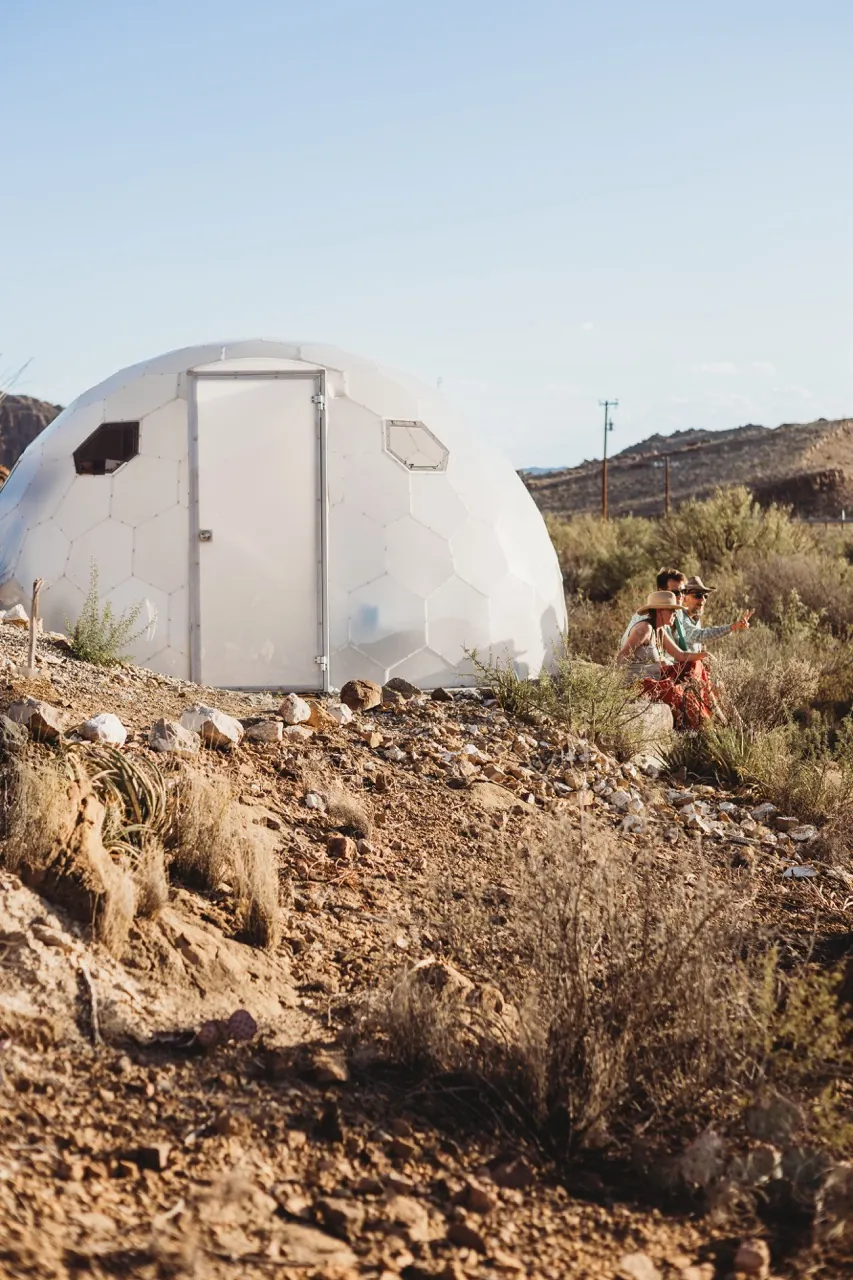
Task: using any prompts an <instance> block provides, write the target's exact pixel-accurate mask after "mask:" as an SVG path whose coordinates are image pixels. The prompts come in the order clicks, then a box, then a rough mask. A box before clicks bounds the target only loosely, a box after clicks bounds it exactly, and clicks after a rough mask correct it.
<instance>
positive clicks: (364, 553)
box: [329, 500, 385, 591]
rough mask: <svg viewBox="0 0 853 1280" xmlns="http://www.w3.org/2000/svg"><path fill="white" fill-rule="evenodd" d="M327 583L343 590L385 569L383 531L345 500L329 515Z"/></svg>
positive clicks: (368, 580)
mask: <svg viewBox="0 0 853 1280" xmlns="http://www.w3.org/2000/svg"><path fill="white" fill-rule="evenodd" d="M329 533H330V543H331V545H330V548H329V584H330V586H331V587H339V588H341V589H342V590H344V591H346V590H348V589H350V588H352V587H359V586H361V585H362V584H363V583H365V582H370V581H371V580H372V579H373V578H378V577H379V575H380V574H381V573H382V572H383V570H384V568H385V530H384V529H383V527H382V525H380V524H377V522H376V521H375V520H371V519H370V518H369V517H368V516H366V515H363V514H362V512H360V511H355V510H353V509H352V508H351V506H350V503H349V500H347V501H344V502H342V503H339V505H338V506H336V507H332V509H331V511H330V512H329Z"/></svg>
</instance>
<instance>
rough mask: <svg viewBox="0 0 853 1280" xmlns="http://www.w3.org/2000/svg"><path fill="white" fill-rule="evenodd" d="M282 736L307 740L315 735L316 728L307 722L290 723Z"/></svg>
mask: <svg viewBox="0 0 853 1280" xmlns="http://www.w3.org/2000/svg"><path fill="white" fill-rule="evenodd" d="M282 736H283V737H285V738H296V739H298V740H299V741H300V742H307V741H308V739H309V738H313V737H314V730H313V729H312V728H311V727H310V726H309V725H307V724H289V725H287V726H286V727H285V729H284V730H283V733H282Z"/></svg>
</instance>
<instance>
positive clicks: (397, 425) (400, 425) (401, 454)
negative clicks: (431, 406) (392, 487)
mask: <svg viewBox="0 0 853 1280" xmlns="http://www.w3.org/2000/svg"><path fill="white" fill-rule="evenodd" d="M385 449H386V451H387V452H388V453H390V455H391V457H392V458H396V459H397V461H398V462H400V463H402V464H403V466H404V467H405V468H406V470H407V471H445V470H446V469H447V458H448V451H447V449H446V448H445V447H444V445H443V444H442V443H441V441H440V440H439V438H438V436H435V435H433V433H432V432H431V431H430V429H429V427H427V426H424V424H423V423H422V422H406V421H403V420H402V419H400V418H390V419H388V420H386V422H385Z"/></svg>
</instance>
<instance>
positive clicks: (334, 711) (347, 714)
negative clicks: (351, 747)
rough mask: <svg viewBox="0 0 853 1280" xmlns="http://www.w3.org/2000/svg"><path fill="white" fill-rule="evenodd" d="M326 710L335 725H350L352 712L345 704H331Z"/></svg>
mask: <svg viewBox="0 0 853 1280" xmlns="http://www.w3.org/2000/svg"><path fill="white" fill-rule="evenodd" d="M326 710H327V711H328V713H329V715H330V716H331V718H332V719H333V720H334V722H335V724H349V723H350V721H351V720H352V711H351V710H350V708H349V707H348V706H346V705H345V704H344V703H343V702H330V703H328V705H327V707H326Z"/></svg>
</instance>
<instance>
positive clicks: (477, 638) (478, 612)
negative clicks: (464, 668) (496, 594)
mask: <svg viewBox="0 0 853 1280" xmlns="http://www.w3.org/2000/svg"><path fill="white" fill-rule="evenodd" d="M490 624H491V615H490V612H489V600H488V597H487V596H485V595H483V593H482V592H481V591H477V589H476V588H475V587H472V586H470V585H469V584H468V583H467V582H463V581H462V579H461V578H456V577H453V578H450V579H449V581H447V582H445V583H444V584H443V586H441V587H439V588H438V590H437V591H434V592H433V594H432V595H431V596H430V597H429V599H428V600H427V640H428V642H429V646H430V648H431V649H434V650H435V652H436V653H439V654H440V655H441V656H442V657H443V658H444V659H446V661H447V662H448V663H450V664H452V665H455V664H456V663H458V662H461V661H462V658H463V657H464V654H465V650H466V649H467V650H472V649H477V650H479V651H481V652H482V651H484V650H487V649H488V647H489V641H490V639H491V629H490Z"/></svg>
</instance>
